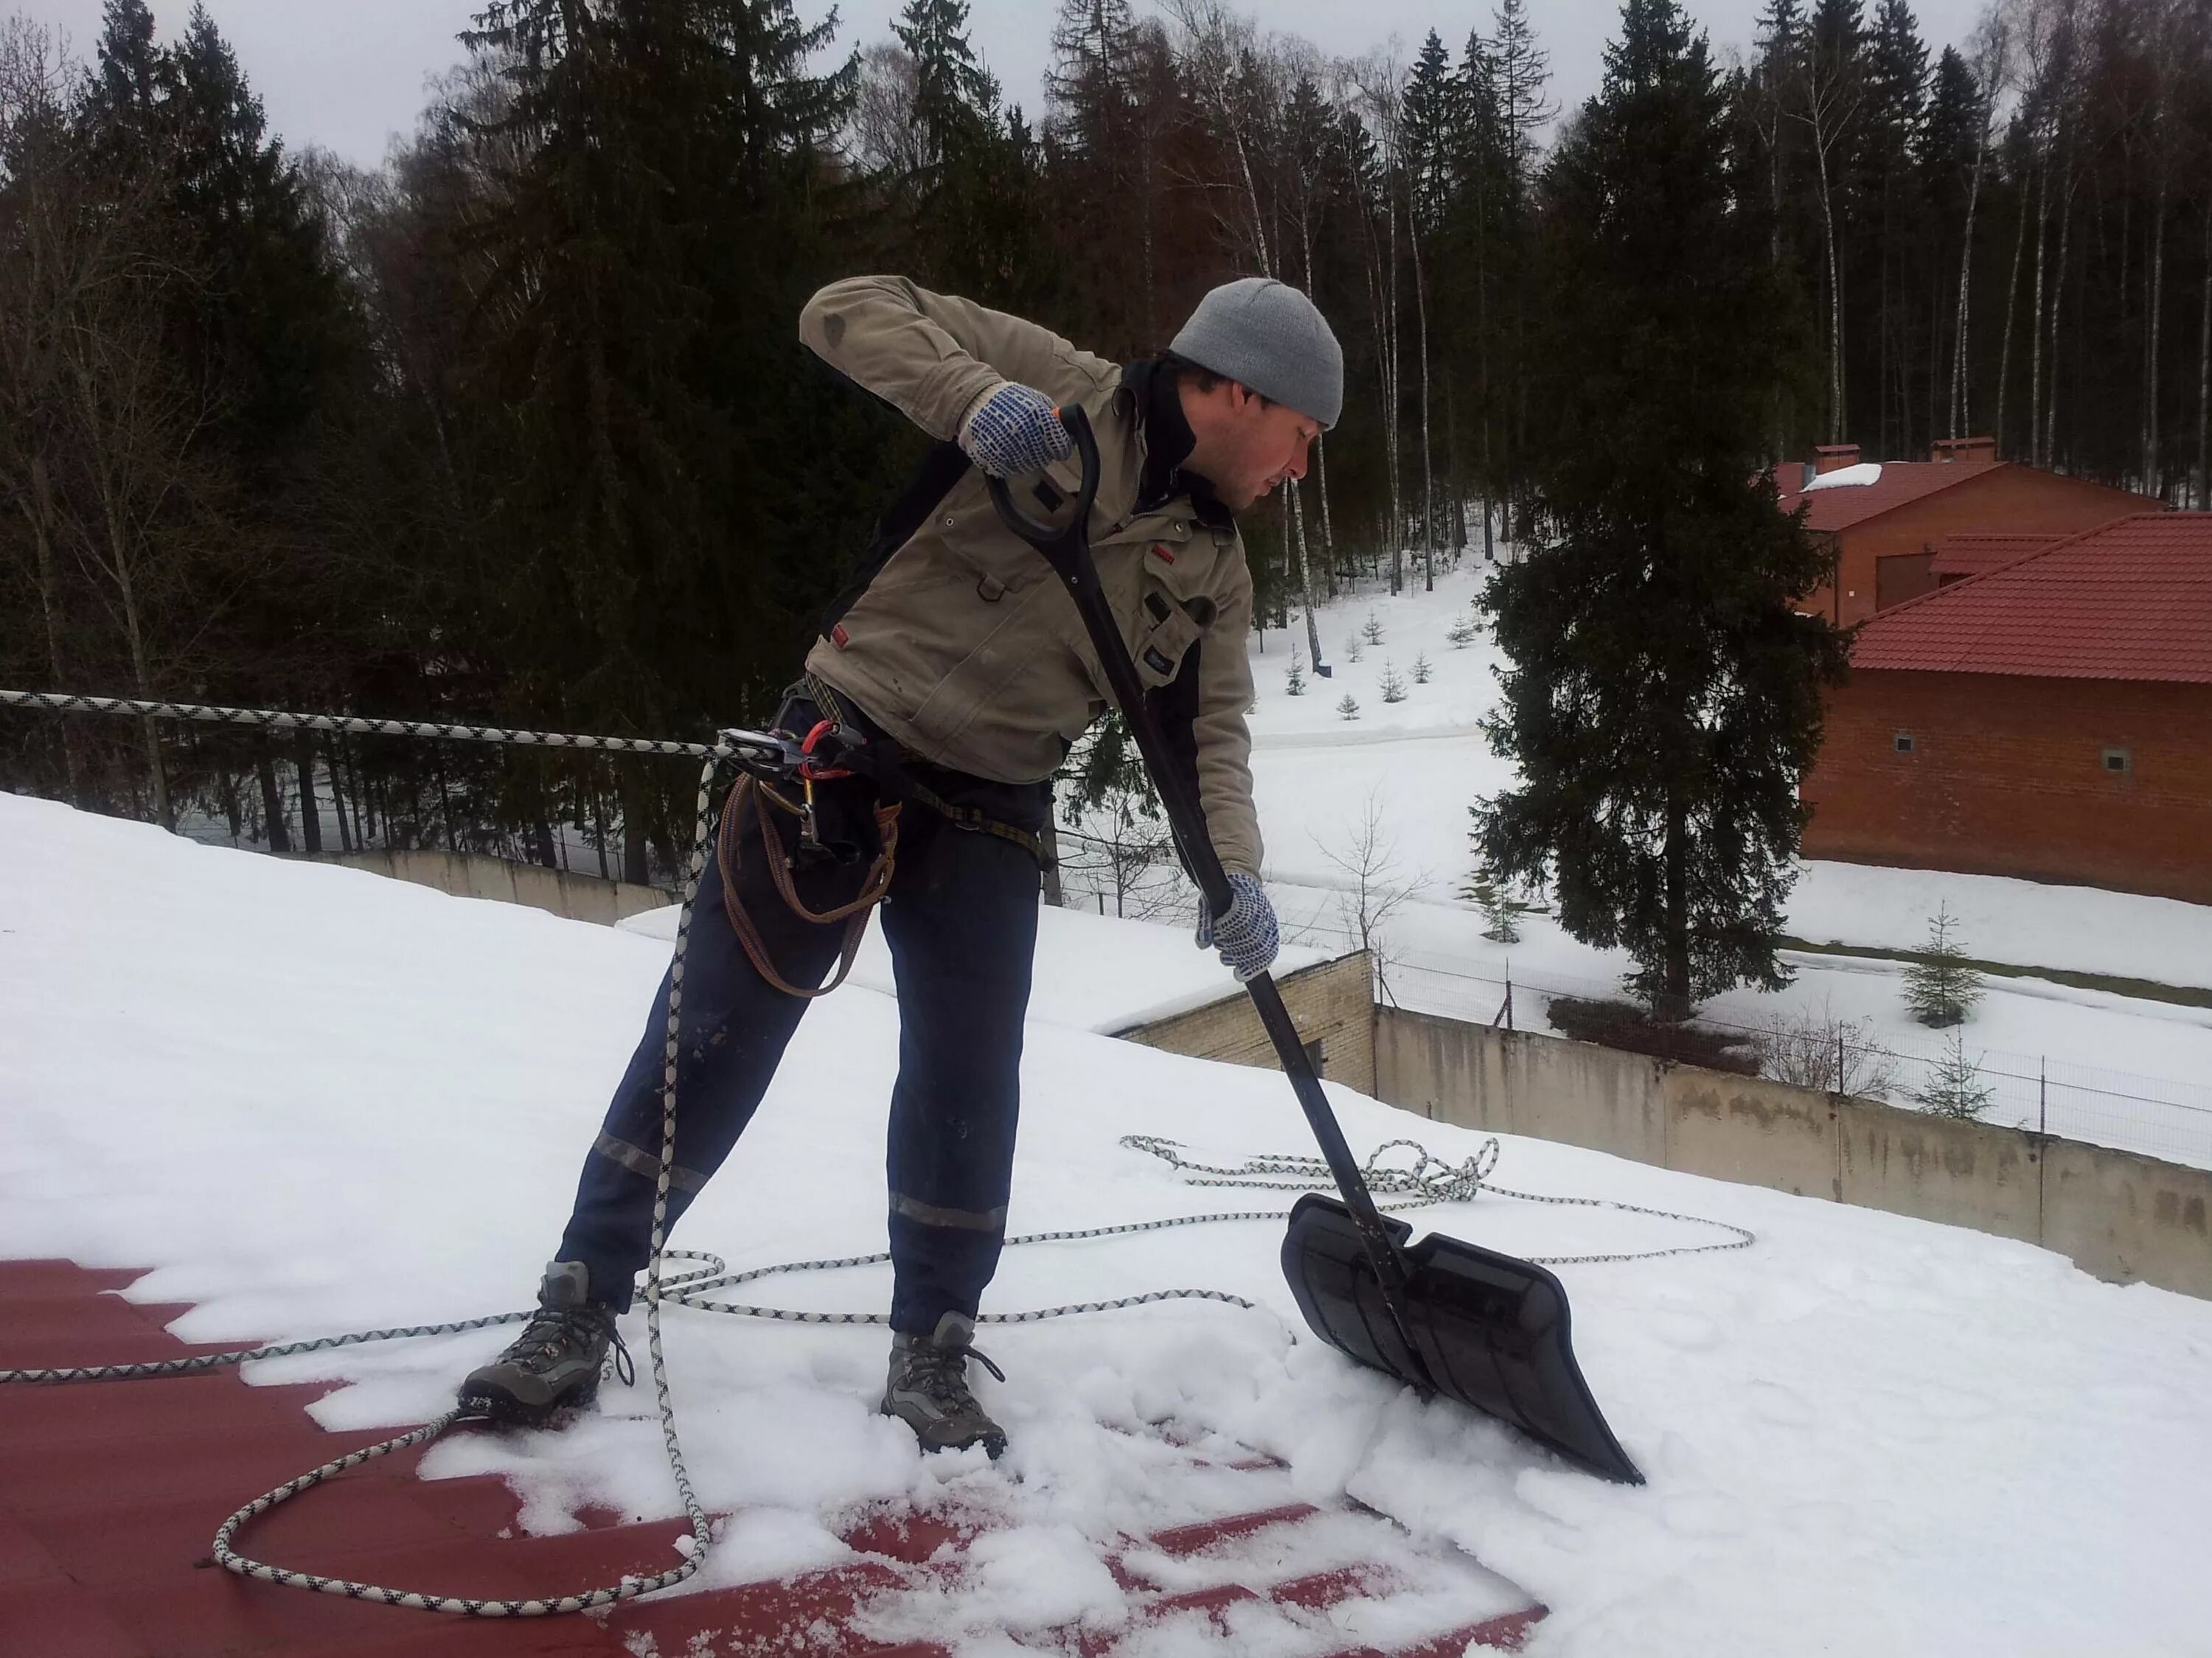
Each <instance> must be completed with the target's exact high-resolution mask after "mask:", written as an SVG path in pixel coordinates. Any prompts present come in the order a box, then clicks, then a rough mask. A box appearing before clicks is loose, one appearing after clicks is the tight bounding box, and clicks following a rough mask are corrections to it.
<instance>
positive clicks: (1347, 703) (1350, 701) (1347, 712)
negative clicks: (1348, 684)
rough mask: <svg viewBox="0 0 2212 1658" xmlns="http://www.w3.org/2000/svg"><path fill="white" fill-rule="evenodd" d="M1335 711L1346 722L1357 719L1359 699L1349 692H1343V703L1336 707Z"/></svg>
mask: <svg viewBox="0 0 2212 1658" xmlns="http://www.w3.org/2000/svg"><path fill="white" fill-rule="evenodd" d="M1336 711H1337V712H1338V713H1339V714H1342V715H1343V716H1344V717H1345V718H1346V720H1357V719H1358V718H1359V699H1358V698H1357V697H1355V696H1354V695H1352V693H1351V692H1350V691H1346V692H1345V694H1344V701H1341V702H1340V703H1338V704H1337V705H1336Z"/></svg>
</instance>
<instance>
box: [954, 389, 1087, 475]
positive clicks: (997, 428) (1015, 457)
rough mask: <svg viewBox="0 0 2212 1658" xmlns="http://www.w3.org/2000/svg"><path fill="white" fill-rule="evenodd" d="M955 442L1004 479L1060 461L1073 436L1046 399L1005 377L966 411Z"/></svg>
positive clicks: (1072, 447)
mask: <svg viewBox="0 0 2212 1658" xmlns="http://www.w3.org/2000/svg"><path fill="white" fill-rule="evenodd" d="M960 446H961V447H962V448H963V449H964V450H966V451H967V452H968V459H970V460H972V461H974V462H975V465H978V466H980V467H981V468H982V469H983V470H984V471H986V472H988V473H989V474H990V475H991V476H992V477H1001V478H1005V477H1020V476H1021V475H1022V474H1023V473H1024V472H1038V471H1043V470H1044V468H1045V467H1047V466H1048V465H1050V464H1051V463H1052V462H1054V461H1056V460H1066V459H1067V458H1068V456H1070V455H1071V454H1073V453H1074V452H1075V440H1074V439H1073V438H1072V437H1070V436H1068V434H1067V428H1066V427H1065V426H1062V425H1061V424H1060V410H1057V409H1055V408H1054V407H1053V402H1052V399H1051V398H1048V397H1047V396H1045V394H1044V393H1043V392H1040V391H1037V390H1036V388H1035V387H1033V386H1018V385H1016V384H1015V383H1014V382H1013V381H1012V380H1008V381H1007V382H1006V384H1005V385H1004V386H1000V388H999V389H998V390H997V391H995V392H992V393H991V395H990V396H988V397H987V398H984V399H983V400H982V401H981V402H980V403H978V404H976V405H975V408H973V409H971V410H969V411H968V418H967V419H966V420H965V421H964V422H962V424H961V427H960Z"/></svg>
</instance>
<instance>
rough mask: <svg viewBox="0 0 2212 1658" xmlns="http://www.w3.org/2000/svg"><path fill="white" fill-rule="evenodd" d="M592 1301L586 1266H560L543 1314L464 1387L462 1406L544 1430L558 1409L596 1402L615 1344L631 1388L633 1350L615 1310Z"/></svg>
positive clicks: (545, 1286) (551, 1269)
mask: <svg viewBox="0 0 2212 1658" xmlns="http://www.w3.org/2000/svg"><path fill="white" fill-rule="evenodd" d="M590 1297H591V1275H590V1274H589V1273H588V1272H586V1270H585V1267H584V1263H583V1262H581V1261H580V1260H556V1261H554V1262H552V1263H550V1265H549V1266H547V1267H546V1268H545V1278H544V1283H542V1284H539V1285H538V1311H537V1313H536V1315H534V1316H533V1317H532V1319H531V1321H530V1322H529V1323H528V1324H526V1325H525V1326H524V1327H523V1329H522V1333H521V1334H520V1335H519V1336H517V1337H516V1338H515V1339H514V1341H513V1344H512V1345H510V1346H509V1347H508V1348H507V1351H505V1352H503V1353H501V1355H500V1356H499V1357H497V1358H495V1359H494V1360H492V1362H491V1363H489V1364H487V1365H485V1366H483V1369H481V1370H474V1371H471V1373H470V1375H469V1379H468V1380H467V1381H465V1382H463V1383H461V1397H460V1402H461V1406H462V1408H463V1409H465V1410H471V1411H481V1412H483V1414H484V1415H486V1416H488V1417H489V1418H492V1420H493V1421H495V1422H513V1423H519V1424H522V1425H524V1426H526V1427H537V1426H539V1425H542V1424H544V1422H545V1421H546V1419H547V1418H550V1416H551V1415H552V1414H553V1413H554V1412H556V1411H560V1410H565V1409H568V1408H570V1407H572V1406H585V1405H588V1404H590V1403H591V1402H592V1400H594V1399H596V1398H598V1397H599V1371H600V1369H601V1367H602V1366H604V1365H605V1363H606V1359H607V1350H608V1348H609V1347H610V1346H611V1347H612V1348H613V1349H614V1351H615V1370H616V1372H617V1374H618V1375H619V1376H621V1377H622V1379H623V1382H624V1384H625V1385H627V1384H628V1383H629V1382H631V1381H633V1380H634V1379H635V1371H633V1370H631V1369H630V1363H629V1349H628V1348H626V1347H624V1346H623V1340H622V1337H621V1336H619V1335H617V1333H615V1315H614V1309H612V1308H611V1307H609V1306H608V1305H607V1304H606V1303H605V1302H603V1301H593V1300H592V1299H591V1298H590Z"/></svg>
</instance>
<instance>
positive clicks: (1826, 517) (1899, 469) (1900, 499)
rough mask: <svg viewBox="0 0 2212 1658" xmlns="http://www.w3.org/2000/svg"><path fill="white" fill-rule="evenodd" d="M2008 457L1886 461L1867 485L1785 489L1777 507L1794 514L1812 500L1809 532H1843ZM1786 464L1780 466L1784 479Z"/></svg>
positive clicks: (1984, 473) (1807, 520) (1999, 465)
mask: <svg viewBox="0 0 2212 1658" xmlns="http://www.w3.org/2000/svg"><path fill="white" fill-rule="evenodd" d="M2011 464H2012V463H2011V462H2009V461H2002V460H2000V461H1966V460H1954V461H1942V460H1886V461H1884V462H1882V463H1881V477H1878V478H1876V479H1875V481H1874V482H1873V483H1839V484H1835V485H1832V486H1831V487H1830V488H1828V489H1812V490H1806V489H1784V490H1783V491H1782V492H1781V495H1782V510H1783V511H1784V512H1785V513H1794V512H1796V510H1797V503H1798V502H1799V501H1808V502H1810V503H1811V505H1810V507H1809V509H1808V511H1807V513H1806V514H1805V527H1806V528H1807V529H1808V530H1848V529H1849V528H1850V526H1851V525H1854V524H1863V523H1864V522H1865V521H1866V520H1867V519H1870V518H1877V517H1879V516H1881V514H1882V513H1887V512H1891V511H1893V510H1894V509H1895V508H1897V507H1903V506H1905V505H1908V504H1909V503H1911V502H1912V501H1918V500H1920V499H1921V498H1922V497H1923V496H1926V495H1934V494H1935V493H1936V491H1937V490H1939V489H1950V488H1952V487H1953V486H1954V485H1956V484H1960V483H1965V482H1966V480H1967V479H1969V478H1978V477H1988V476H1989V475H1990V473H1991V472H1994V471H1998V470H1999V469H2001V468H2002V467H2005V466H2008V465H2011ZM1790 470H1791V469H1790V468H1789V467H1787V466H1785V467H1784V468H1783V469H1782V471H1783V475H1784V477H1787V476H1788V475H1789V473H1790Z"/></svg>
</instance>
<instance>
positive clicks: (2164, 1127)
mask: <svg viewBox="0 0 2212 1658" xmlns="http://www.w3.org/2000/svg"><path fill="white" fill-rule="evenodd" d="M1060 836H1061V840H1062V844H1063V853H1064V856H1066V863H1067V871H1066V875H1067V878H1068V882H1069V897H1068V902H1069V903H1071V904H1080V905H1082V906H1083V907H1084V908H1091V907H1093V906H1097V907H1098V908H1101V909H1102V911H1103V913H1104V914H1115V902H1116V900H1115V896H1107V895H1105V894H1104V892H1103V890H1102V889H1100V888H1098V887H1097V886H1096V885H1095V884H1085V879H1084V876H1085V865H1084V863H1083V861H1082V859H1083V856H1084V853H1085V847H1084V846H1083V845H1082V843H1083V842H1084V841H1085V839H1086V837H1085V836H1082V835H1073V836H1072V835H1071V831H1069V830H1067V829H1061V830H1060ZM1071 838H1072V839H1073V841H1075V842H1076V843H1077V844H1076V845H1074V846H1070V845H1069V844H1068V842H1069V841H1070V840H1071ZM1091 850H1093V851H1094V852H1096V848H1092V849H1091ZM1067 854H1073V855H1067ZM1108 855H1109V854H1107V853H1097V856H1099V857H1101V858H1104V857H1107V856H1108ZM1124 884H1125V886H1126V887H1127V890H1125V891H1124V892H1122V893H1121V895H1120V902H1121V910H1122V912H1123V913H1125V914H1129V915H1133V916H1134V915H1143V916H1146V917H1149V918H1152V919H1156V920H1170V919H1175V920H1181V919H1189V918H1194V916H1195V914H1196V903H1197V897H1196V893H1195V891H1194V889H1192V888H1191V887H1190V885H1189V884H1188V882H1187V881H1184V880H1183V879H1182V872H1181V871H1180V870H1178V869H1176V868H1174V867H1173V863H1172V858H1171V857H1170V859H1169V861H1168V865H1167V866H1165V867H1163V868H1160V869H1158V871H1156V872H1153V873H1152V874H1151V875H1150V876H1149V877H1147V878H1146V879H1144V880H1142V881H1130V880H1128V879H1127V877H1126V873H1125V875H1124ZM1285 938H1287V939H1288V940H1290V941H1291V942H1292V943H1303V944H1314V945H1318V946H1320V947H1322V948H1326V949H1329V950H1351V949H1357V948H1359V947H1361V946H1362V944H1363V943H1364V942H1367V941H1363V940H1362V939H1361V938H1359V936H1358V932H1357V929H1356V927H1355V926H1352V925H1351V924H1348V923H1347V922H1346V921H1345V920H1343V919H1342V918H1341V916H1334V917H1333V916H1331V915H1329V914H1325V913H1323V914H1316V916H1314V917H1313V918H1311V919H1301V920H1298V921H1297V923H1295V924H1291V923H1289V922H1288V919H1287V918H1286V925H1285ZM1784 953H1785V955H1786V954H1787V953H1788V952H1784ZM1820 959H1821V958H1819V957H1805V958H1804V960H1805V962H1806V964H1807V965H1814V964H1816V963H1817V962H1818V961H1819V960H1820ZM1376 977H1377V982H1376V997H1377V999H1380V1000H1382V1001H1383V1002H1385V1003H1387V1004H1389V1005H1393V1006H1397V1007H1402V1008H1406V1009H1407V1010H1409V1011H1413V1012H1419V1013H1433V1014H1437V1015H1440V1016H1442V1017H1448V1018H1455V1019H1465V1020H1468V1021H1471V1022H1474V1023H1480V1024H1498V1025H1506V1024H1509V1023H1510V1024H1511V1025H1512V1026H1513V1027H1514V1028H1516V1029H1522V1030H1536V1031H1542V1032H1546V1033H1547V1034H1556V1033H1555V1032H1554V1028H1553V1024H1552V1023H1551V1019H1550V1013H1551V1005H1552V1003H1553V1001H1555V1000H1559V999H1572V1000H1575V1001H1577V1002H1590V1003H1616V1004H1617V1003H1621V1002H1624V1001H1626V1000H1628V999H1629V997H1628V996H1627V993H1626V992H1625V991H1624V990H1623V988H1622V986H1621V983H1620V980H1619V979H1617V978H1614V979H1596V978H1580V977H1577V976H1575V975H1567V974H1550V975H1541V974H1540V975H1536V976H1535V977H1534V978H1530V977H1524V976H1522V975H1519V974H1516V973H1512V972H1510V970H1509V969H1507V968H1505V967H1504V966H1503V965H1499V966H1495V967H1492V966H1486V965H1484V964H1482V963H1469V962H1468V961H1467V960H1465V959H1464V958H1462V957H1437V956H1435V955H1431V954H1426V953H1424V952H1420V951H1414V950H1394V949H1391V948H1390V947H1389V944H1388V943H1387V940H1385V941H1384V944H1383V949H1382V950H1380V952H1379V954H1378V967H1377V973H1376ZM1691 1028H1692V1033H1693V1034H1695V1035H1701V1036H1704V1037H1706V1038H1712V1039H1718V1040H1719V1041H1720V1042H1723V1043H1725V1044H1727V1045H1728V1046H1729V1048H1730V1049H1731V1055H1730V1057H1731V1059H1732V1060H1733V1062H1735V1063H1737V1064H1738V1065H1739V1066H1741V1068H1743V1069H1745V1070H1747V1071H1754V1070H1755V1071H1756V1072H1757V1073H1758V1074H1759V1075H1762V1076H1767V1077H1771V1078H1775V1079H1776V1080H1778V1081H1783V1082H1793V1083H1797V1084H1801V1085H1803V1086H1808V1087H1815V1088H1821V1089H1833V1090H1836V1091H1838V1092H1842V1093H1848V1094H1852V1095H1855V1096H1857V1097H1859V1098H1863V1099H1874V1100H1879V1101H1881V1102H1884V1103H1886V1104H1889V1105H1894V1106H1899V1107H1901V1108H1905V1109H1908V1110H1924V1109H1929V1102H1930V1101H1944V1100H1948V1099H1956V1098H1957V1097H1958V1096H1960V1094H1961V1093H1964V1094H1966V1096H1969V1097H1971V1096H1973V1095H1975V1094H1977V1093H1980V1092H1982V1091H1984V1090H1985V1091H1986V1096H1987V1098H1986V1103H1984V1104H1983V1105H1982V1106H1981V1107H1980V1108H1979V1109H1978V1110H1977V1111H1974V1112H1972V1115H1974V1116H1975V1117H1976V1119H1977V1120H1978V1121H1983V1122H1987V1123H1994V1124H1997V1125H2000V1126H2002V1127H2009V1128H2025V1129H2028V1130H2032V1131H2033V1132H2035V1133H2044V1134H2051V1135H2055V1136H2057V1137H2058V1138H2060V1139H2075V1140H2085V1141H2087V1142H2089V1143H2091V1144H2093V1145H2107V1146H2112V1147H2113V1148H2115V1149H2117V1150H2119V1151H2136V1152H2139V1153H2141V1154H2142V1155H2143V1156H2145V1157H2158V1158H2161V1159H2163V1160H2164V1161H2166V1162H2168V1163H2186V1164H2189V1165H2191V1166H2193V1167H2196V1168H2200V1169H2212V1084H2206V1083H2203V1082H2185V1081H2182V1080H2179V1079H2177V1078H2166V1077H2154V1076H2146V1075H2142V1074H2139V1073H2136V1072H2127V1071H2119V1070H2114V1069H2111V1068H2108V1067H2105V1066H2089V1065H2081V1064H2076V1063H2075V1062H2073V1061H2071V1060H2064V1059H2053V1058H2049V1057H2046V1056H2045V1055H2041V1054H2021V1053H2015V1052H2012V1051H2010V1050H2008V1049H2004V1048H1991V1047H1988V1046H1985V1045H1984V1044H1983V1043H1981V1042H1976V1041H1975V1040H1974V1039H1973V1035H1972V1027H1971V1026H1968V1027H1966V1028H1965V1029H1961V1030H1960V1031H1958V1032H1956V1033H1955V1035H1956V1038H1957V1041H1958V1044H1959V1046H1958V1050H1957V1051H1956V1052H1954V1049H1953V1046H1952V1044H1953V1039H1954V1033H1953V1032H1948V1031H1942V1030H1926V1029H1921V1028H1919V1027H1912V1028H1910V1029H1905V1030H1899V1029H1895V1028H1894V1027H1891V1028H1887V1029H1883V1030H1881V1031H1880V1032H1879V1033H1878V1034H1877V1032H1876V1031H1875V1027H1874V1022H1873V1021H1872V1020H1870V1019H1860V1020H1856V1021H1854V1020H1848V1019H1842V1018H1838V1017H1830V1016H1829V1015H1828V1014H1827V1013H1826V1011H1824V1010H1819V1009H1814V1010H1807V1009H1805V1008H1804V1007H1803V1005H1802V1004H1799V1005H1796V1008H1795V1009H1794V1010H1790V1011H1784V1010H1778V1011H1777V1012H1776V1013H1775V1014H1774V1015H1773V1016H1772V1017H1771V1018H1769V1020H1768V1021H1767V1022H1766V1023H1738V1022H1735V1021H1731V1020H1729V1019H1728V1018H1726V1017H1718V1016H1716V1015H1713V1014H1711V1013H1706V1014H1701V1015H1700V1016H1699V1017H1698V1018H1697V1019H1695V1020H1694V1021H1693V1022H1692V1027H1691ZM1961 1067H1963V1074H1962V1072H1961Z"/></svg>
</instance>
